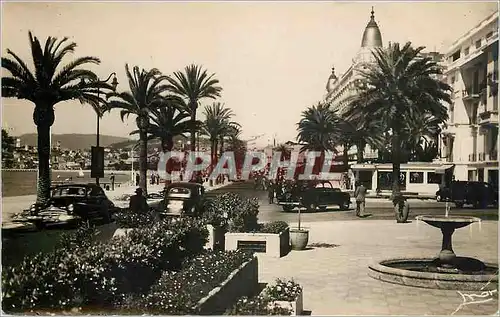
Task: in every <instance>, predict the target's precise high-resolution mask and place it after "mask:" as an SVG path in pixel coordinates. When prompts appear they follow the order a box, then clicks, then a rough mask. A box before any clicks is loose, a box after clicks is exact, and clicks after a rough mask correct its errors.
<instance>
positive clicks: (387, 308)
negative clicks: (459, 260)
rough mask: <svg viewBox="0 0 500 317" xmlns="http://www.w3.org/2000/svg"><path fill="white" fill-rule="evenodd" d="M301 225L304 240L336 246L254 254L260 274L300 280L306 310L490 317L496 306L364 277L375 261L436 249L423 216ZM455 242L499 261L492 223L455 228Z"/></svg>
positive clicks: (463, 251)
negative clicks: (404, 220)
mask: <svg viewBox="0 0 500 317" xmlns="http://www.w3.org/2000/svg"><path fill="white" fill-rule="evenodd" d="M303 225H304V226H305V227H308V228H309V229H310V233H309V244H312V243H327V244H335V245H338V246H337V247H329V248H326V247H316V248H311V249H309V250H304V251H291V252H290V253H289V254H288V255H287V256H285V257H283V258H281V259H275V258H268V257H265V256H259V279H260V280H261V282H272V281H273V280H274V279H275V278H293V279H294V280H296V281H297V282H298V283H300V284H302V286H303V287H304V309H305V310H308V311H311V312H312V315H344V316H345V315H420V316H423V315H450V314H452V313H454V314H455V315H471V314H472V315H484V314H487V315H491V314H494V313H496V312H497V311H498V297H496V298H495V299H494V300H492V301H490V302H487V303H482V304H470V305H466V306H464V307H461V308H459V306H460V304H461V303H463V299H462V297H461V295H460V294H459V293H458V292H456V291H452V290H450V291H449V290H433V289H423V288H414V287H405V286H401V285H395V284H389V283H386V282H382V281H378V280H375V279H373V278H371V277H369V276H368V275H367V273H368V265H370V264H371V263H373V262H378V261H381V260H384V259H389V258H404V257H412V256H415V257H420V256H423V257H433V256H435V255H437V253H438V252H439V250H440V249H441V237H442V236H441V232H440V230H438V229H436V228H433V227H431V226H429V225H427V224H425V223H423V222H418V223H417V222H416V221H413V222H412V223H407V224H397V223H396V222H395V221H389V220H365V221H330V222H314V223H304V224H303ZM291 226H292V227H293V226H296V224H291ZM453 240H454V241H453V246H454V250H455V252H456V253H457V255H463V256H470V257H476V258H478V259H481V260H483V261H486V262H493V263H498V260H497V259H498V223H497V222H496V221H483V222H482V223H481V225H479V224H473V225H472V226H470V227H469V228H463V229H458V230H456V231H455V234H454V236H453ZM464 293H468V294H469V293H471V292H464ZM479 293H480V292H479ZM457 309H458V310H457ZM456 310H457V311H456ZM455 311H456V312H455Z"/></svg>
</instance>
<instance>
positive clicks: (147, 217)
mask: <svg viewBox="0 0 500 317" xmlns="http://www.w3.org/2000/svg"><path fill="white" fill-rule="evenodd" d="M114 218H115V221H116V225H117V226H118V228H123V229H130V228H141V227H148V226H151V224H152V223H154V222H157V218H156V217H155V215H154V213H153V212H147V213H140V214H139V213H134V212H130V211H129V210H122V211H118V212H116V213H115V214H114Z"/></svg>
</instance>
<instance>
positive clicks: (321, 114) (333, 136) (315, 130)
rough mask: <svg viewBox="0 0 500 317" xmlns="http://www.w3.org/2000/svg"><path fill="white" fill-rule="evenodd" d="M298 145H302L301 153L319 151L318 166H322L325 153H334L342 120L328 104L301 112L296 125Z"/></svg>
mask: <svg viewBox="0 0 500 317" xmlns="http://www.w3.org/2000/svg"><path fill="white" fill-rule="evenodd" d="M297 125H298V135H297V140H298V141H299V143H304V146H302V148H301V152H303V151H319V152H321V156H320V159H319V163H320V164H319V165H316V167H319V166H322V165H323V161H324V157H325V152H327V151H328V152H334V153H335V152H336V149H335V145H336V144H338V143H339V139H340V135H341V132H342V130H341V128H342V120H341V118H340V117H339V116H338V115H337V114H336V113H335V112H334V111H332V109H331V108H330V107H329V105H328V104H322V103H318V105H317V106H312V107H309V108H307V109H306V110H304V111H303V112H302V119H301V120H300V121H299V123H297Z"/></svg>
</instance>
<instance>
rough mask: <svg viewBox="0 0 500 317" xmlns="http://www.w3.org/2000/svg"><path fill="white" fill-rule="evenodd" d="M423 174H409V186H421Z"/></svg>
mask: <svg viewBox="0 0 500 317" xmlns="http://www.w3.org/2000/svg"><path fill="white" fill-rule="evenodd" d="M423 183H424V172H410V184H423Z"/></svg>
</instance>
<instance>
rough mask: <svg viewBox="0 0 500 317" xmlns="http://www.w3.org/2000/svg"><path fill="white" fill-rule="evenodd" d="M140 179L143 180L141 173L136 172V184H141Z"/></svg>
mask: <svg viewBox="0 0 500 317" xmlns="http://www.w3.org/2000/svg"><path fill="white" fill-rule="evenodd" d="M140 181H141V175H139V173H135V186H139V182H140Z"/></svg>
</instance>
